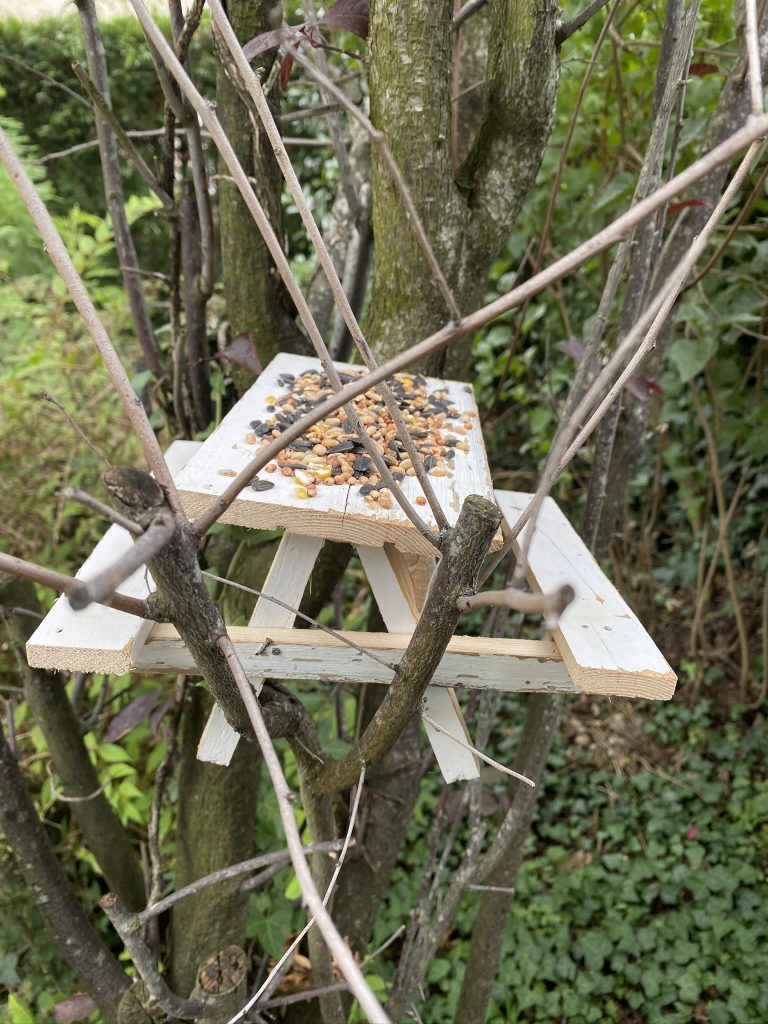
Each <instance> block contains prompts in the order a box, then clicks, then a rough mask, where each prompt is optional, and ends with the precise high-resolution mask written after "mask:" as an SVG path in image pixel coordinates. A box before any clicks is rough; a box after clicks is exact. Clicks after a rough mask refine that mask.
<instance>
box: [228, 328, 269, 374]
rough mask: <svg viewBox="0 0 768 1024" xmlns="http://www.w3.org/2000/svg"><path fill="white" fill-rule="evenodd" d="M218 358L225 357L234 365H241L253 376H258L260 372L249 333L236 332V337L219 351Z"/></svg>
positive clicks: (259, 363) (257, 358) (254, 347)
mask: <svg viewBox="0 0 768 1024" xmlns="http://www.w3.org/2000/svg"><path fill="white" fill-rule="evenodd" d="M219 359H226V360H227V362H230V363H234V364H235V366H242V368H243V369H244V370H247V371H248V372H249V373H252V374H253V376H254V377H258V376H259V374H260V373H261V369H262V367H261V362H260V361H259V356H258V354H257V352H256V346H255V345H254V344H253V338H252V337H251V336H250V334H247V333H246V334H238V336H237V337H236V338H233V339H232V341H231V342H230V343H229V345H227V347H226V348H225V349H223V350H222V351H221V352H219Z"/></svg>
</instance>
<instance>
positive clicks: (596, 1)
mask: <svg viewBox="0 0 768 1024" xmlns="http://www.w3.org/2000/svg"><path fill="white" fill-rule="evenodd" d="M607 3H608V0H592V3H591V4H587V6H586V7H585V8H584V9H583V10H581V11H579V13H578V14H576V15H574V16H573V17H572V18H571V20H570V21H566V22H563V23H562V24H561V25H560V26H559V27H558V29H557V31H556V32H555V42H556V43H557V45H558V46H562V44H563V43H564V42H565V41H566V39H570V38H571V36H572V35H573V34H574V32H578V31H579V29H580V28H583V27H584V25H586V24H587V22H588V21H589V20H590V18H593V17H594V16H595V15H596V14H597V12H598V11H600V10H602V8H603V7H605V5H606V4H607Z"/></svg>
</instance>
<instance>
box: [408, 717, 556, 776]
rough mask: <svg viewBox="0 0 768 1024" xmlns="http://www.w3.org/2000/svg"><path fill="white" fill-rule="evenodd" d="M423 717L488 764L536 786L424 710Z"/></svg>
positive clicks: (444, 734) (429, 723)
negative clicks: (451, 730) (446, 727)
mask: <svg viewBox="0 0 768 1024" xmlns="http://www.w3.org/2000/svg"><path fill="white" fill-rule="evenodd" d="M421 717H422V719H423V720H424V721H425V722H427V724H428V725H431V726H432V728H433V729H437V731H438V732H441V733H442V734H443V736H450V738H451V739H452V740H453V742H454V743H458V744H459V746H460V747H464V749H465V750H471V751H472V753H473V754H474V755H475V757H479V758H480V760H481V761H485V763H486V764H489V765H490V766H491V767H492V768H495V769H496V771H499V772H503V773H504V774H505V775H511V776H512V778H513V779H517V780H518V781H519V782H524V783H525V784H526V786H530V787H531V788H532V789H535V788H536V783H535V782H533V781H532V780H531V779H529V778H528V777H527V776H526V775H521V774H520V773H519V772H516V771H514V770H513V769H512V768H507V766H506V765H505V764H501V762H500V761H494V759H493V758H492V757H488V755H487V754H484V753H483V752H482V750H478V749H477V747H473V746H472V744H471V743H467V741H466V740H465V739H464V737H463V736H456V735H454V733H452V732H450V731H449V730H448V729H445V728H443V726H442V725H440V724H439V723H438V722H436V721H435V720H434V718H430V717H429V715H425V714H424V713H423V712H422V715H421Z"/></svg>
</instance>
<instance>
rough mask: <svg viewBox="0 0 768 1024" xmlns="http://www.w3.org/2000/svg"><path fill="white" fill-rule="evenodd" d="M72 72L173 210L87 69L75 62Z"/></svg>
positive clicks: (146, 179)
mask: <svg viewBox="0 0 768 1024" xmlns="http://www.w3.org/2000/svg"><path fill="white" fill-rule="evenodd" d="M72 70H73V71H74V72H75V74H76V75H77V80H78V81H79V82H80V85H82V87H83V89H84V90H85V93H86V95H87V96H88V99H89V100H90V101H91V103H92V104H93V106H94V107H95V108H96V110H97V111H98V112H99V113H100V114H101V116H102V117H103V118H104V120H105V121H106V122H107V123H108V124H109V126H110V128H111V129H112V131H113V132H114V135H115V139H116V140H117V143H118V145H119V146H120V148H121V149H122V151H123V153H124V154H125V156H126V157H127V158H128V159H129V160H130V161H131V163H132V164H133V166H134V167H135V168H136V170H137V172H138V174H139V176H140V177H141V178H142V179H143V181H144V182H145V183H146V184H147V185H148V186H149V188H150V189H151V190H152V191H153V192H154V193H155V195H156V196H157V197H158V199H159V200H160V202H161V203H162V204H163V206H164V207H165V208H166V209H169V210H170V209H173V205H174V203H173V199H172V198H171V196H169V195H168V193H167V192H166V191H165V189H164V188H163V187H162V185H161V184H160V182H159V181H158V180H157V178H156V177H155V175H154V174H153V172H152V170H151V168H150V166H149V164H148V163H147V162H146V160H145V159H144V157H143V156H142V155H141V153H140V152H139V151H138V149H137V148H136V146H135V145H134V144H133V142H132V141H131V138H130V136H129V135H128V132H127V131H126V130H125V128H123V126H122V125H121V124H120V121H119V120H118V118H117V116H116V114H115V112H114V111H113V110H112V107H110V105H109V104H108V103H107V102H106V100H105V99H104V97H103V96H102V95H101V93H100V92H99V90H98V89H97V88H96V84H95V83H94V81H93V79H92V78H91V77H90V75H89V74H88V72H87V71H86V70H85V68H84V67H83V66H82V65H81V64H80V62H79V61H77V60H76V61H73V63H72Z"/></svg>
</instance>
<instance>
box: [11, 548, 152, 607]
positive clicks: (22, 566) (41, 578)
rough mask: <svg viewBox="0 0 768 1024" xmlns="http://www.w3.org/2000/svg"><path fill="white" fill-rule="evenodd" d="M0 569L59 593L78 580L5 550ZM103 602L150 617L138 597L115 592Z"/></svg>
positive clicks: (145, 603)
mask: <svg viewBox="0 0 768 1024" xmlns="http://www.w3.org/2000/svg"><path fill="white" fill-rule="evenodd" d="M0 571H3V572H9V573H11V575H12V576H19V577H20V578H21V579H23V580H31V581H32V582H33V583H39V584H40V585H41V586H43V587H50V588H51V590H56V591H58V592H59V593H63V592H64V591H66V590H68V589H69V588H70V587H71V586H72V585H73V584H74V583H77V582H78V581H77V580H75V579H73V577H72V576H65V575H64V573H61V572H56V571H55V570H53V569H44V568H43V566H42V565H35V564H34V562H26V561H25V560H24V559H23V558H16V557H15V556H14V555H6V554H4V553H3V552H0ZM101 603H104V604H106V605H107V607H108V608H116V609H117V611H119V612H128V614H129V615H137V616H138V617H139V618H140V619H148V618H149V608H148V606H147V602H146V601H142V600H141V599H140V598H138V597H128V596H127V595H125V594H113V595H112V596H111V597H110V599H109V601H104V602H101Z"/></svg>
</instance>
